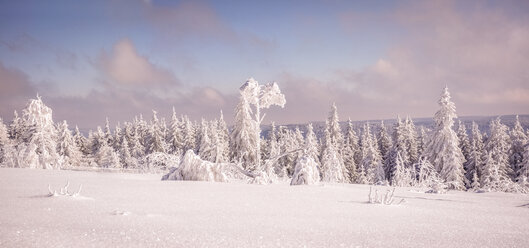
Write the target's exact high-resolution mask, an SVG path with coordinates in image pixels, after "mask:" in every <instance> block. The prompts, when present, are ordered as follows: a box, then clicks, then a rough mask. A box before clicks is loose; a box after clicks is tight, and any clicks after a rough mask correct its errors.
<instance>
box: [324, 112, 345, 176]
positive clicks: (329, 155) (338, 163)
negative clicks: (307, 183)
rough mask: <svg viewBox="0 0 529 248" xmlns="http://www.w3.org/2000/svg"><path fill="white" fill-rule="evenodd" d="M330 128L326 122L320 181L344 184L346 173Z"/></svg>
mask: <svg viewBox="0 0 529 248" xmlns="http://www.w3.org/2000/svg"><path fill="white" fill-rule="evenodd" d="M331 132H332V127H331V125H330V124H329V121H328V120H327V122H326V128H325V139H324V141H325V143H324V144H323V154H322V155H321V165H322V171H321V173H322V181H323V182H332V183H346V182H347V181H348V179H347V173H346V169H345V165H344V163H343V160H342V157H341V156H340V154H339V153H338V147H337V145H336V143H334V142H333V139H332V138H331Z"/></svg>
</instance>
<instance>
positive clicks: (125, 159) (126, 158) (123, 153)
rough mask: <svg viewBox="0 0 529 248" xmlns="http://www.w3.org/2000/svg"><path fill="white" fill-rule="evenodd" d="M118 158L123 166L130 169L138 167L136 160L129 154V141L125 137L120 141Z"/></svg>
mask: <svg viewBox="0 0 529 248" xmlns="http://www.w3.org/2000/svg"><path fill="white" fill-rule="evenodd" d="M119 159H120V163H121V165H122V166H123V168H126V169H130V168H136V167H138V164H137V160H136V159H135V158H133V157H132V155H131V154H130V148H129V142H128V141H127V139H126V138H123V139H122V141H121V145H120V149H119Z"/></svg>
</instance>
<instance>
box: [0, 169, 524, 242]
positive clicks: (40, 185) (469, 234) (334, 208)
mask: <svg viewBox="0 0 529 248" xmlns="http://www.w3.org/2000/svg"><path fill="white" fill-rule="evenodd" d="M160 178H161V175H153V174H147V175H146V174H116V173H97V172H85V171H57V170H32V169H7V168H3V169H0V187H1V189H2V191H1V192H2V193H0V196H1V199H2V200H1V203H0V213H1V214H0V247H219V246H220V247H382V246H384V247H387V246H392V247H525V245H526V244H527V242H529V235H527V233H529V224H528V223H529V222H528V221H527V220H529V197H528V196H527V195H523V194H509V193H482V194H478V193H470V192H456V191H449V192H448V193H447V194H424V193H420V192H419V191H420V189H416V188H397V189H396V191H395V200H396V201H397V202H398V201H400V199H402V198H404V199H405V201H406V202H405V203H404V204H402V205H390V206H388V205H381V204H369V203H367V200H368V193H369V186H368V185H356V184H353V185H351V184H324V185H313V186H289V185H288V183H287V182H285V183H280V184H273V185H251V184H246V183H245V182H231V183H215V182H195V181H161V180H160ZM68 180H69V181H70V187H71V189H73V190H75V189H77V187H78V186H79V184H81V183H82V184H83V191H82V192H81V197H63V196H58V197H46V195H47V193H48V189H47V185H48V184H51V185H52V188H59V187H62V186H64V184H66V182H67V181H68ZM377 188H378V189H379V191H380V192H385V190H386V188H385V187H380V186H379V187H377Z"/></svg>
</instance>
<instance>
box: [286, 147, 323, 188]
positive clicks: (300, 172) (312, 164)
mask: <svg viewBox="0 0 529 248" xmlns="http://www.w3.org/2000/svg"><path fill="white" fill-rule="evenodd" d="M319 181H320V173H319V172H318V164H317V163H316V161H314V158H312V156H310V155H308V154H305V155H302V156H301V157H299V158H298V161H297V162H296V167H295V169H294V174H293V175H292V180H291V181H290V185H301V184H308V185H312V184H317V183H318V182H319Z"/></svg>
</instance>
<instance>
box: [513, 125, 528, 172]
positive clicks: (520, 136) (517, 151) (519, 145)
mask: <svg viewBox="0 0 529 248" xmlns="http://www.w3.org/2000/svg"><path fill="white" fill-rule="evenodd" d="M510 136H511V141H512V145H511V149H510V151H509V163H510V165H511V168H512V170H513V172H514V177H515V178H516V177H518V173H517V172H518V171H519V170H520V168H521V167H522V166H521V163H522V161H523V159H524V145H526V144H527V142H529V139H528V138H527V135H525V132H524V130H523V127H522V125H521V124H520V119H519V118H518V116H516V121H515V122H514V127H513V129H512V130H511V133H510Z"/></svg>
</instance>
